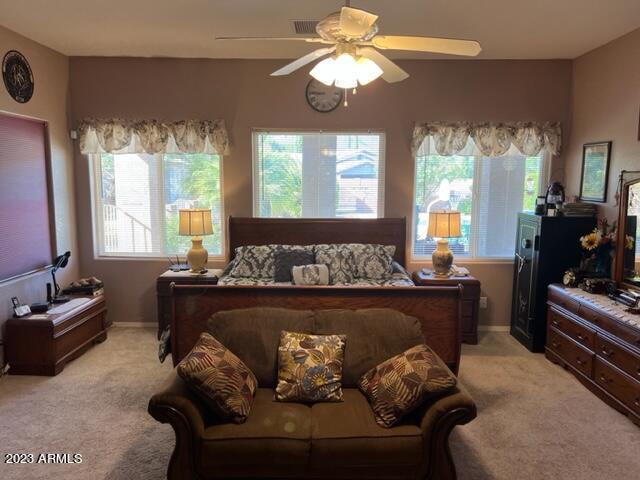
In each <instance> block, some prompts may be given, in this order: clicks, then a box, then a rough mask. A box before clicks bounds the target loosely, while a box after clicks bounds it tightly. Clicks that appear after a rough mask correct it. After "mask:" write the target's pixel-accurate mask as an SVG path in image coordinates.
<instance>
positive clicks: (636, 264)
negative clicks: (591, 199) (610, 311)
mask: <svg viewBox="0 0 640 480" xmlns="http://www.w3.org/2000/svg"><path fill="white" fill-rule="evenodd" d="M620 187H621V188H620V212H619V217H618V227H619V228H618V236H617V239H616V240H617V241H616V269H615V280H616V281H617V282H618V283H620V284H622V285H621V286H622V287H626V288H632V289H635V290H640V246H639V245H638V242H639V241H640V172H622V174H621V176H620Z"/></svg>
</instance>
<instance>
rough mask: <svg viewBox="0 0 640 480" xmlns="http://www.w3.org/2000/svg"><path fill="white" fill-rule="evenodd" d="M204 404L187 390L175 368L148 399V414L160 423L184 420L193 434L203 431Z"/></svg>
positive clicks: (198, 434)
mask: <svg viewBox="0 0 640 480" xmlns="http://www.w3.org/2000/svg"><path fill="white" fill-rule="evenodd" d="M204 408H205V407H204V405H202V402H201V401H200V400H198V398H197V397H195V396H194V394H193V393H192V392H191V391H189V388H188V387H187V384H186V383H184V381H183V380H182V379H181V378H180V377H179V376H178V373H177V371H176V370H175V369H173V370H172V372H171V374H170V375H169V377H168V378H167V380H166V381H165V383H164V384H163V385H162V387H161V388H160V390H159V391H158V392H157V393H156V394H154V395H153V397H151V400H149V414H150V415H151V416H152V417H153V418H155V419H156V420H158V421H159V422H161V423H171V424H172V425H173V423H174V421H178V419H180V420H182V419H183V420H184V421H185V422H186V423H187V424H188V428H189V429H190V430H191V431H192V433H193V434H195V435H197V436H201V435H202V434H203V433H204V428H205V427H204V425H205V424H204Z"/></svg>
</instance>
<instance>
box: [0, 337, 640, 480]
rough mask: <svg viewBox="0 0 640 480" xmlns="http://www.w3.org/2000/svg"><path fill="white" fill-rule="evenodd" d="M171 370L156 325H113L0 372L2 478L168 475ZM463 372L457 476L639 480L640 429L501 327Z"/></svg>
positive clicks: (116, 479)
mask: <svg viewBox="0 0 640 480" xmlns="http://www.w3.org/2000/svg"><path fill="white" fill-rule="evenodd" d="M170 369H171V362H170V359H169V360H167V361H166V362H165V364H160V363H159V362H158V360H157V356H156V341H155V331H154V330H152V329H141V328H123V327H115V328H113V329H111V330H110V331H109V338H108V340H107V341H106V342H104V343H102V344H99V345H96V346H95V347H93V348H91V349H90V350H89V351H88V352H86V353H85V354H84V355H83V356H82V357H80V358H78V359H76V360H74V361H73V362H71V363H69V364H68V365H67V366H66V367H65V369H64V371H63V372H62V373H61V374H59V375H58V376H57V377H29V376H5V377H2V378H1V379H0V452H1V453H2V461H3V462H2V463H0V478H1V479H3V480H9V479H19V480H31V479H34V480H39V479H49V478H60V479H65V480H67V479H82V480H85V479H109V480H121V479H122V480H125V479H126V480H131V479H135V480H138V479H140V480H151V479H162V478H165V474H166V466H167V464H168V461H169V457H170V455H171V452H172V449H173V442H174V437H173V431H172V429H171V427H170V426H168V425H161V424H159V423H157V422H156V421H155V420H153V419H152V418H151V417H150V416H149V415H148V414H147V411H146V409H147V402H148V400H149V397H150V396H151V395H152V393H153V392H154V391H155V390H156V388H157V387H158V385H159V384H160V383H162V381H163V379H164V378H165V377H166V375H167V374H168V372H169V371H170ZM460 371H461V375H460V378H461V381H462V382H464V384H465V385H466V387H467V388H468V390H469V391H470V393H471V395H472V396H473V397H474V399H475V400H476V403H477V404H478V418H477V419H476V420H474V421H473V422H471V423H470V424H469V425H466V426H464V427H458V428H457V429H456V430H455V431H454V434H453V435H452V438H451V448H452V452H453V455H454V457H455V459H456V464H457V466H458V476H459V478H460V479H462V480H464V479H509V480H510V479H516V478H518V479H545V478H554V479H581V480H584V479H602V478H616V479H617V480H626V479H632V478H637V474H638V471H640V453H639V452H640V429H639V428H638V427H636V426H634V425H633V424H632V423H631V422H630V421H629V420H628V419H626V417H624V416H622V415H620V414H619V413H617V412H616V411H614V410H612V409H611V408H609V407H608V406H607V405H605V404H604V403H602V402H601V401H600V400H599V399H597V398H596V397H595V396H593V395H592V394H591V393H589V392H588V391H587V390H586V389H585V388H584V387H582V385H580V384H579V383H578V382H577V380H575V379H574V378H573V377H572V376H571V375H569V374H568V373H567V372H565V371H564V370H562V369H561V368H560V367H558V366H556V365H553V364H551V363H550V362H548V361H547V360H545V359H544V357H543V356H542V355H534V354H531V353H529V352H527V351H526V350H525V349H524V348H523V347H521V346H520V345H519V344H518V343H517V342H516V341H515V340H513V339H512V338H511V337H510V336H509V335H508V334H504V333H488V334H486V335H484V336H483V337H482V339H481V343H480V344H479V345H477V346H471V345H465V346H464V347H463V359H462V365H461V369H460ZM6 453H33V454H35V455H36V457H37V455H38V454H40V453H69V454H76V453H79V454H81V455H82V463H76V464H17V465H8V464H5V463H4V454H6Z"/></svg>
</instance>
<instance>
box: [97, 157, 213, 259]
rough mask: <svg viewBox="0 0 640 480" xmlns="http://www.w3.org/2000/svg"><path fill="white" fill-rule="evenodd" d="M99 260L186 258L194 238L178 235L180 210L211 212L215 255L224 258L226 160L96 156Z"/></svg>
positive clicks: (208, 241)
mask: <svg viewBox="0 0 640 480" xmlns="http://www.w3.org/2000/svg"><path fill="white" fill-rule="evenodd" d="M92 158H93V162H94V163H93V171H94V178H95V195H94V200H95V208H94V218H95V219H96V221H95V238H96V239H97V242H96V243H97V245H96V248H97V252H98V255H105V256H110V255H112V256H147V257H165V256H169V255H176V254H180V255H184V254H185V253H186V252H187V251H188V250H189V248H190V238H189V237H181V236H178V210H179V209H182V208H211V211H212V218H213V229H214V234H213V235H208V236H205V237H204V242H203V243H204V246H205V248H206V249H207V250H208V251H209V254H210V255H221V254H222V221H221V219H222V199H221V183H222V180H221V178H222V176H221V166H220V157H219V156H218V155H210V154H181V153H178V154H164V155H148V154H139V153H119V154H100V155H93V157H92Z"/></svg>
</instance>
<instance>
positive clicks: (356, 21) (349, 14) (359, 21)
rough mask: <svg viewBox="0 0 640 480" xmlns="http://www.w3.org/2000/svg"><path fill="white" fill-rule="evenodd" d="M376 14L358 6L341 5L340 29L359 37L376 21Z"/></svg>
mask: <svg viewBox="0 0 640 480" xmlns="http://www.w3.org/2000/svg"><path fill="white" fill-rule="evenodd" d="M377 19H378V16H377V15H374V14H373V13H369V12H366V11H364V10H360V9H358V8H351V7H342V10H340V30H341V31H342V33H344V34H345V35H347V36H352V37H359V36H361V35H364V34H365V33H367V32H368V31H369V29H370V28H371V25H373V24H374V23H376V20H377Z"/></svg>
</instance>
